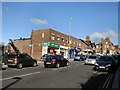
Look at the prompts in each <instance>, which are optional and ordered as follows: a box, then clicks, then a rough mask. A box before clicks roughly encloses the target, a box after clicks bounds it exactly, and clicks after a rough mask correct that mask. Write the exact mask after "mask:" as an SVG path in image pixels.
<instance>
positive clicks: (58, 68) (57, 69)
mask: <svg viewBox="0 0 120 90" xmlns="http://www.w3.org/2000/svg"><path fill="white" fill-rule="evenodd" d="M68 67H70V66H67V67H61V68H54V69H52V70H60V69H64V68H68Z"/></svg>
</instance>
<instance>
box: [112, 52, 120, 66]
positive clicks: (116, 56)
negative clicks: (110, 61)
mask: <svg viewBox="0 0 120 90" xmlns="http://www.w3.org/2000/svg"><path fill="white" fill-rule="evenodd" d="M112 56H113V58H114V60H115V62H116V64H117V66H118V65H120V55H119V54H114V55H112Z"/></svg>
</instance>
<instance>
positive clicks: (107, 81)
mask: <svg viewBox="0 0 120 90" xmlns="http://www.w3.org/2000/svg"><path fill="white" fill-rule="evenodd" d="M111 78H112V74H110V75H109V76H108V78H107V79H106V81H105V83H104V85H103V88H107V87H108V85H109V83H110V80H111Z"/></svg>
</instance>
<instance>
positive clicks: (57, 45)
mask: <svg viewBox="0 0 120 90" xmlns="http://www.w3.org/2000/svg"><path fill="white" fill-rule="evenodd" d="M42 46H51V47H55V48H60V45H59V44H55V43H52V42H42Z"/></svg>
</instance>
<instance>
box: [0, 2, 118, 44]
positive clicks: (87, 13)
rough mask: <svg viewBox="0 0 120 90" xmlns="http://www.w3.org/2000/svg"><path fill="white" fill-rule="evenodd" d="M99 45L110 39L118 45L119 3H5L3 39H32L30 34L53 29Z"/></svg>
mask: <svg viewBox="0 0 120 90" xmlns="http://www.w3.org/2000/svg"><path fill="white" fill-rule="evenodd" d="M70 18H72V21H71V33H70V34H71V35H72V36H74V37H77V38H81V39H85V38H86V35H90V36H91V40H92V41H94V42H96V43H98V41H99V40H100V38H101V37H106V36H109V37H111V40H112V42H113V43H114V44H118V40H117V39H118V3H117V2H56V3H55V2H45V3H43V2H16V3H15V2H3V3H2V40H3V42H5V43H8V41H9V39H18V38H20V37H23V38H29V37H30V35H31V31H32V29H33V30H38V29H45V28H52V29H54V30H57V31H59V32H62V33H64V34H69V33H68V32H69V21H70Z"/></svg>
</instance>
